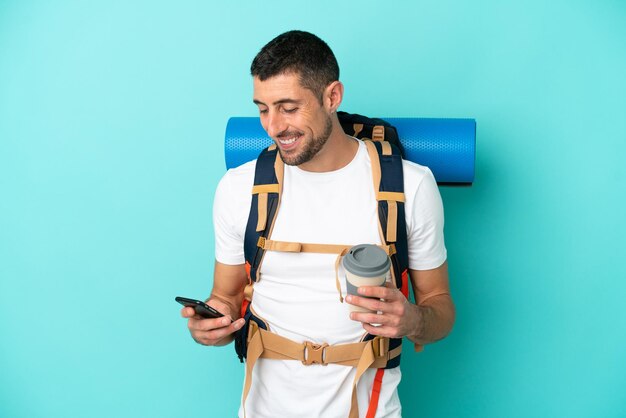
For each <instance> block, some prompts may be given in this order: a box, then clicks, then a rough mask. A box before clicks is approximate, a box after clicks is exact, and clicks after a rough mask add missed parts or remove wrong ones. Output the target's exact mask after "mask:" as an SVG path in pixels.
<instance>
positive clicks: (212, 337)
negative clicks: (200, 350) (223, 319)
mask: <svg viewBox="0 0 626 418" xmlns="http://www.w3.org/2000/svg"><path fill="white" fill-rule="evenodd" d="M244 323H245V320H244V319H243V318H240V319H238V320H237V321H235V322H233V323H232V324H230V325H229V326H227V327H222V328H215V329H212V330H210V331H198V332H195V333H194V334H193V336H194V339H195V340H196V341H201V342H202V343H204V344H207V345H210V344H215V343H217V342H219V341H220V340H221V339H223V338H225V337H227V336H229V335H231V334H232V333H234V332H236V331H237V330H239V329H240V328H241V327H243V325H244Z"/></svg>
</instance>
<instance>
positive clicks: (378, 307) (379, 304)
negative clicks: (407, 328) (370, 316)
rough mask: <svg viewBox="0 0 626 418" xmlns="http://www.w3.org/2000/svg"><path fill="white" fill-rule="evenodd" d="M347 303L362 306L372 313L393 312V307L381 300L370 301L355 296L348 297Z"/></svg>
mask: <svg viewBox="0 0 626 418" xmlns="http://www.w3.org/2000/svg"><path fill="white" fill-rule="evenodd" d="M346 302H348V303H349V304H351V305H355V306H360V307H362V308H366V309H369V310H370V311H380V312H383V313H387V312H393V305H391V304H390V303H389V302H386V301H382V300H380V299H369V298H364V297H359V296H354V295H348V296H346Z"/></svg>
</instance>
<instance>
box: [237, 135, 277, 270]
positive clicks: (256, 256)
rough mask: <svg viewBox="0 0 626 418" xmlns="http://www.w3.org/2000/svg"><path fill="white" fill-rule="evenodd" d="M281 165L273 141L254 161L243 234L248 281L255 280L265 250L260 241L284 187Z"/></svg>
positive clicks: (274, 214) (267, 235)
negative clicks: (250, 192)
mask: <svg viewBox="0 0 626 418" xmlns="http://www.w3.org/2000/svg"><path fill="white" fill-rule="evenodd" d="M283 171H284V165H283V161H282V160H281V158H280V154H279V153H278V149H277V147H276V145H275V144H272V145H271V146H269V147H268V148H266V149H264V150H263V151H262V152H261V154H260V155H259V157H258V158H257V161H256V168H255V173H254V185H253V187H252V204H251V205H250V215H249V216H248V224H247V225H246V233H245V237H244V246H243V248H244V256H245V259H246V270H247V271H248V277H249V278H250V280H252V281H254V282H256V281H257V280H258V279H259V277H258V270H259V266H260V264H261V260H262V259H263V255H264V253H265V250H264V249H263V248H262V247H260V246H259V245H258V244H259V241H261V240H262V239H266V238H268V237H269V236H270V234H271V231H272V225H273V224H274V219H276V214H277V213H278V207H279V205H280V195H281V192H282V187H283Z"/></svg>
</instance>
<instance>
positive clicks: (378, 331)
mask: <svg viewBox="0 0 626 418" xmlns="http://www.w3.org/2000/svg"><path fill="white" fill-rule="evenodd" d="M363 329H364V330H365V331H367V333H368V334H372V335H380V336H381V337H389V338H398V337H399V334H398V330H397V329H396V328H394V327H389V326H384V325H383V326H379V327H375V326H373V325H371V324H365V323H364V324H363Z"/></svg>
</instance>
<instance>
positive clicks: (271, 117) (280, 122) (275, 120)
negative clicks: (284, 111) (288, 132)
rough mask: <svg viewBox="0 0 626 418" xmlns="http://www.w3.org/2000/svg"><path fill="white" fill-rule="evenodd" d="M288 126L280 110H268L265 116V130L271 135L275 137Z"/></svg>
mask: <svg viewBox="0 0 626 418" xmlns="http://www.w3.org/2000/svg"><path fill="white" fill-rule="evenodd" d="M286 128H287V124H286V123H285V119H284V118H283V116H282V115H281V114H280V112H272V111H271V110H270V111H268V113H267V114H266V116H265V131H266V132H267V134H268V135H269V136H270V137H272V138H275V137H276V136H278V134H279V133H281V132H282V131H284V130H285V129H286Z"/></svg>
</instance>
